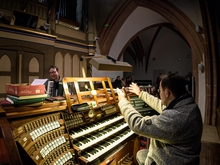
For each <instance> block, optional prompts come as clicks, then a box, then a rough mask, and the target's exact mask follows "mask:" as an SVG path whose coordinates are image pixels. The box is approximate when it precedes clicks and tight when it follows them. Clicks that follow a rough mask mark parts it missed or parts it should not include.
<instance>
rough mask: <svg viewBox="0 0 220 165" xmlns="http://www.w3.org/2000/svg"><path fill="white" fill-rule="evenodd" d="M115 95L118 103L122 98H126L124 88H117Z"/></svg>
mask: <svg viewBox="0 0 220 165" xmlns="http://www.w3.org/2000/svg"><path fill="white" fill-rule="evenodd" d="M117 94H118V101H120V100H121V99H123V98H127V93H126V91H125V88H124V87H122V89H119V88H117Z"/></svg>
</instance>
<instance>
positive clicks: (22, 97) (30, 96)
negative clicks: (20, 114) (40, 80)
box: [7, 93, 47, 100]
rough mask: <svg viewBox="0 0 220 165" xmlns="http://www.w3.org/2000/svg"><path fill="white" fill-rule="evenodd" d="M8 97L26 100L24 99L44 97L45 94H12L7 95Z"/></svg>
mask: <svg viewBox="0 0 220 165" xmlns="http://www.w3.org/2000/svg"><path fill="white" fill-rule="evenodd" d="M7 96H8V97H10V98H13V99H17V100H26V99H35V98H44V99H45V98H46V97H47V94H46V93H45V94H39V95H26V96H13V95H9V94H8V95H7Z"/></svg>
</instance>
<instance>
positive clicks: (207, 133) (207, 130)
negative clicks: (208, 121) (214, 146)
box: [202, 124, 220, 144]
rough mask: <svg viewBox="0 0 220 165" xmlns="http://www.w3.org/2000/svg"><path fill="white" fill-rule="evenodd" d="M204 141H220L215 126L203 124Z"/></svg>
mask: <svg viewBox="0 0 220 165" xmlns="http://www.w3.org/2000/svg"><path fill="white" fill-rule="evenodd" d="M202 142H212V143H219V144H220V140H219V136H218V132H217V129H216V127H215V126H212V125H205V124H204V125H203V133H202Z"/></svg>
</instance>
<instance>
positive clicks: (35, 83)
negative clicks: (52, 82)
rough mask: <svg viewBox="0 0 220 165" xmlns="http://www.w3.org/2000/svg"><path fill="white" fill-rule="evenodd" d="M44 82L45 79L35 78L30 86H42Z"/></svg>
mask: <svg viewBox="0 0 220 165" xmlns="http://www.w3.org/2000/svg"><path fill="white" fill-rule="evenodd" d="M46 81H47V79H39V78H35V79H34V81H33V82H32V83H31V85H44V83H45V82H46Z"/></svg>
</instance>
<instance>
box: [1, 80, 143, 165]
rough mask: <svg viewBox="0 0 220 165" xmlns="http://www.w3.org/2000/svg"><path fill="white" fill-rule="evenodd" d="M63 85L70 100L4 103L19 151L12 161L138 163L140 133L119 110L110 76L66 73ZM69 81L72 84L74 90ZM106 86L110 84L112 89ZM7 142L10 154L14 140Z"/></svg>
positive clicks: (86, 164) (48, 164) (27, 163)
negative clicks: (26, 104)
mask: <svg viewBox="0 0 220 165" xmlns="http://www.w3.org/2000/svg"><path fill="white" fill-rule="evenodd" d="M94 82H96V83H99V84H101V85H102V88H100V87H99V88H96V87H95V83H94ZM63 86H64V91H65V95H66V104H64V103H63V102H60V103H57V102H56V103H48V102H46V104H44V105H42V106H40V107H34V108H33V107H3V108H2V109H0V112H1V111H2V112H3V113H5V116H6V117H7V119H6V122H7V124H8V125H10V127H11V129H12V132H13V134H12V138H11V139H14V142H15V144H16V145H15V147H14V149H13V151H16V152H15V153H14V155H16V154H17V155H19V158H17V159H16V160H14V161H11V162H16V163H12V164H18V165H19V164H23V165H32V164H37V165H51V164H55V165H61V164H65V165H72V164H73V165H75V164H76V165H98V164H100V165H106V164H111V165H122V164H123V165H126V164H127V165H129V164H136V159H135V155H136V152H137V150H138V149H139V142H138V137H137V136H136V135H135V134H134V132H133V131H131V130H130V129H129V127H128V124H127V123H126V122H125V121H124V118H123V116H121V115H120V111H119V108H118V106H117V96H116V95H115V93H114V90H113V89H112V86H111V81H110V79H109V78H108V77H104V78H63ZM69 86H71V87H72V89H71V91H72V92H73V93H71V94H70V93H69V90H68V87H69ZM106 86H108V87H110V92H109V90H107V89H106ZM85 88H86V89H85ZM88 89H89V90H88ZM84 103H87V104H86V107H85V108H83V107H81V106H80V108H78V109H76V107H77V105H81V104H84ZM72 106H74V109H73V108H72ZM0 114H1V113H0ZM1 116H2V115H1ZM6 117H5V118H6ZM1 120H2V118H1V117H0V142H1V135H3V134H6V132H5V131H6V130H5V129H4V127H5V124H4V126H3V125H2V124H1ZM7 139H10V138H8V137H7ZM1 144H2V143H1ZM4 144H5V145H6V147H4V149H5V148H8V151H7V153H8V154H9V150H10V147H9V146H13V145H10V144H9V143H8V142H7V141H6V140H4ZM0 148H1V147H0ZM11 150H12V149H11ZM0 155H1V152H0ZM0 158H1V157H0ZM14 158H15V157H14ZM14 158H13V156H11V157H10V159H14ZM1 163H2V162H1V161H0V164H1ZM3 163H5V162H3ZM8 164H10V163H8Z"/></svg>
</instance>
